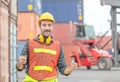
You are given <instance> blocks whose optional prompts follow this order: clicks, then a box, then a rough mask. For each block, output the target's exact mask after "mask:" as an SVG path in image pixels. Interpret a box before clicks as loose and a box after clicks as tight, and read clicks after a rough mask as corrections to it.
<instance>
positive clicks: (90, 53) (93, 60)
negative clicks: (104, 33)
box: [70, 23, 113, 70]
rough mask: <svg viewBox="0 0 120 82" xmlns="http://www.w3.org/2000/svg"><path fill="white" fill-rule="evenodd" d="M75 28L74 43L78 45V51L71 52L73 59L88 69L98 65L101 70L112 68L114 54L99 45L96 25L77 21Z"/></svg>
mask: <svg viewBox="0 0 120 82" xmlns="http://www.w3.org/2000/svg"><path fill="white" fill-rule="evenodd" d="M71 24H72V23H71ZM71 26H72V25H71ZM75 28H76V32H75V33H76V38H74V39H73V40H72V43H73V44H74V45H78V51H77V52H72V53H71V54H70V57H71V61H73V60H74V61H75V62H77V63H78V65H79V66H80V67H81V66H85V67H87V69H91V68H92V66H98V69H99V70H110V69H111V68H112V66H113V62H112V55H110V54H109V53H108V52H107V51H106V50H104V49H102V48H101V46H100V45H98V44H99V41H98V40H96V37H95V32H94V27H93V26H92V25H86V24H79V23H76V24H75ZM71 29H72V27H71Z"/></svg>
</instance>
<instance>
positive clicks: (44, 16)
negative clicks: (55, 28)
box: [38, 12, 55, 23]
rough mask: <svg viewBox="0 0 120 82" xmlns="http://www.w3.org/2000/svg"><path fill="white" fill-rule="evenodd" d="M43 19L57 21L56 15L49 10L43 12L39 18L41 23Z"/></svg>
mask: <svg viewBox="0 0 120 82" xmlns="http://www.w3.org/2000/svg"><path fill="white" fill-rule="evenodd" d="M42 20H50V21H52V22H55V19H54V17H53V16H52V14H51V13H49V12H45V13H43V14H41V15H40V17H39V19H38V22H39V23H40V21H42Z"/></svg>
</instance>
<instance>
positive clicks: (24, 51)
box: [20, 41, 29, 56]
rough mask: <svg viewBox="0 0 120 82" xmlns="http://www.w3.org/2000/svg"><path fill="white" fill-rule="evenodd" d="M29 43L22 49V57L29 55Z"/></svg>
mask: <svg viewBox="0 0 120 82" xmlns="http://www.w3.org/2000/svg"><path fill="white" fill-rule="evenodd" d="M28 53H29V52H28V41H27V42H26V43H25V45H24V47H23V49H22V52H21V54H20V55H21V56H24V55H28Z"/></svg>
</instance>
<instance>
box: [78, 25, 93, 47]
mask: <svg viewBox="0 0 120 82" xmlns="http://www.w3.org/2000/svg"><path fill="white" fill-rule="evenodd" d="M76 41H81V42H83V43H84V44H89V46H90V47H91V46H92V45H93V44H94V43H95V31H94V27H93V26H92V25H84V24H83V25H79V24H78V25H76Z"/></svg>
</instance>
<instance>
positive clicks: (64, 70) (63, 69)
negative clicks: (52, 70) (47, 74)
mask: <svg viewBox="0 0 120 82" xmlns="http://www.w3.org/2000/svg"><path fill="white" fill-rule="evenodd" d="M77 66H78V65H77V63H75V62H71V65H70V66H67V65H66V62H65V58H64V50H63V48H62V46H60V57H59V60H58V70H59V72H60V73H61V74H63V75H68V74H70V73H71V72H72V71H73V70H75V69H76V68H77Z"/></svg>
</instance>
